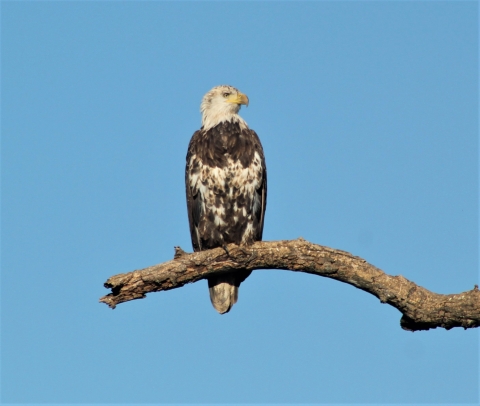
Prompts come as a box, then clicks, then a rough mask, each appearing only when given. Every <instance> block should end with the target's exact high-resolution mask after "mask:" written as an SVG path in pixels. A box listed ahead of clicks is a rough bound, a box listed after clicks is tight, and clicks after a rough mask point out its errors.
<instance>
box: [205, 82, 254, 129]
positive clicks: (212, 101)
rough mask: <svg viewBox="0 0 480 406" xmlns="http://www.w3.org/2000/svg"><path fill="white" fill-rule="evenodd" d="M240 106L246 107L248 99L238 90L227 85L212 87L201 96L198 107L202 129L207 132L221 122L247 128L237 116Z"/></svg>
mask: <svg viewBox="0 0 480 406" xmlns="http://www.w3.org/2000/svg"><path fill="white" fill-rule="evenodd" d="M242 104H245V105H246V106H248V97H247V95H245V94H243V93H242V92H240V90H238V89H236V88H234V87H233V86H228V85H221V86H216V87H214V88H213V89H212V90H210V91H209V92H207V94H205V96H203V99H202V104H201V105H200V111H201V113H202V126H203V129H204V130H208V129H210V128H212V127H215V126H216V125H217V124H219V123H221V122H223V121H234V122H238V123H239V124H240V126H241V127H244V128H245V127H247V123H246V122H245V121H244V120H243V119H242V118H241V117H240V116H239V115H238V112H239V111H240V107H241V105H242Z"/></svg>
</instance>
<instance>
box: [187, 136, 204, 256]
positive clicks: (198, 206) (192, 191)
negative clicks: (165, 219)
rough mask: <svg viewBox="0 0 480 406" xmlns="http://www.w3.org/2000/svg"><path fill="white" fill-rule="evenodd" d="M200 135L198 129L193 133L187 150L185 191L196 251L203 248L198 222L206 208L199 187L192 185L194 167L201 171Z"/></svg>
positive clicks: (191, 233)
mask: <svg viewBox="0 0 480 406" xmlns="http://www.w3.org/2000/svg"><path fill="white" fill-rule="evenodd" d="M199 135H200V131H196V132H195V133H194V134H193V136H192V139H191V140H190V144H189V145H188V152H187V165H186V168H185V189H186V190H185V191H186V194H187V211H188V223H189V225H190V235H191V237H192V245H193V250H194V251H195V252H196V251H200V250H201V249H202V246H201V239H200V235H199V233H198V224H199V222H200V217H201V216H202V212H203V210H204V208H203V206H202V205H203V203H202V199H201V198H200V195H199V193H198V187H191V186H190V185H191V174H192V169H193V171H195V169H198V171H200V168H199V167H198V168H195V166H199V161H198V159H197V155H196V153H195V149H196V147H197V144H198V138H199ZM192 158H193V159H192Z"/></svg>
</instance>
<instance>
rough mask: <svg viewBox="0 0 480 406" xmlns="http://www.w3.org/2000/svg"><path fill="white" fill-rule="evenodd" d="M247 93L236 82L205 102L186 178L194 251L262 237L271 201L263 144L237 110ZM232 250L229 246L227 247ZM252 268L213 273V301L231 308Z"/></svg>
mask: <svg viewBox="0 0 480 406" xmlns="http://www.w3.org/2000/svg"><path fill="white" fill-rule="evenodd" d="M242 104H244V105H248V97H247V96H246V95H245V94H243V93H241V92H240V91H239V90H238V89H236V88H234V87H232V86H227V85H223V86H217V87H214V88H213V89H212V90H210V91H209V92H208V93H207V94H206V95H205V96H204V97H203V100H202V103H201V106H200V111H201V113H202V127H201V128H200V130H198V131H196V132H195V133H194V134H193V136H192V139H191V140H190V144H189V146H188V153H187V165H186V170H185V184H186V194H187V208H188V220H189V223H190V235H191V238H192V245H193V249H194V251H202V250H207V249H211V248H216V247H224V248H225V249H227V248H226V245H227V244H230V243H234V244H238V245H247V244H252V243H253V242H255V241H260V240H261V239H262V232H263V221H264V216H265V206H266V203H267V169H266V167H265V157H264V154H263V148H262V144H261V143H260V139H259V138H258V136H257V134H256V133H255V131H253V130H251V129H250V128H248V125H247V123H246V122H245V120H243V119H242V118H241V117H240V116H239V115H238V112H239V111H240V107H241V105H242ZM227 253H228V251H227ZM250 273H251V271H247V270H241V271H235V272H231V273H225V274H220V275H215V276H211V277H209V278H208V289H209V292H210V300H211V302H212V304H213V307H215V309H216V310H217V311H218V312H219V313H220V314H223V313H227V312H228V311H229V310H230V309H231V308H232V306H233V305H234V303H236V301H237V299H238V288H239V286H240V284H241V283H242V282H243V281H244V280H245V279H246V278H247V277H248V276H249V275H250Z"/></svg>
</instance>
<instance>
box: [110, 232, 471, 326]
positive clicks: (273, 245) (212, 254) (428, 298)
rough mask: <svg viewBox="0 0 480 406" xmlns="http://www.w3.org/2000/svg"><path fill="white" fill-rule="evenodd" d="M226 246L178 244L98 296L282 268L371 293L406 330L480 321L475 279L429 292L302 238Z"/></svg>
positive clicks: (126, 296)
mask: <svg viewBox="0 0 480 406" xmlns="http://www.w3.org/2000/svg"><path fill="white" fill-rule="evenodd" d="M227 249H228V253H227V251H226V250H224V249H223V248H215V249H212V250H208V251H202V252H196V253H193V254H187V253H185V252H184V251H183V250H182V249H181V248H179V247H176V248H175V258H174V259H173V260H172V261H168V262H164V263H163V264H159V265H154V266H151V267H149V268H145V269H141V270H138V271H133V272H129V273H125V274H119V275H115V276H112V277H111V278H110V279H108V281H107V282H106V283H105V285H104V286H105V287H106V288H110V289H112V293H110V294H108V295H106V296H104V297H102V298H101V299H100V301H101V302H103V303H106V304H107V305H108V306H110V307H111V308H115V306H116V305H117V304H119V303H123V302H127V301H129V300H133V299H142V298H144V297H145V295H146V293H149V292H158V291H161V290H169V289H175V288H180V287H182V286H183V285H185V284H186V283H193V282H197V281H198V280H200V279H205V278H206V277H207V276H208V275H211V274H213V273H220V272H228V271H234V270H236V269H248V270H255V269H285V270H292V271H298V272H306V273H310V274H314V275H319V276H325V277H327V278H332V279H336V280H338V281H341V282H345V283H348V284H350V285H353V286H355V287H357V288H359V289H362V290H364V291H365V292H368V293H371V294H372V295H374V296H376V297H377V298H379V299H380V301H381V302H382V303H388V304H389V305H391V306H393V307H395V308H397V309H398V310H399V311H400V312H401V313H402V314H403V316H402V318H401V320H400V325H401V327H402V328H403V329H405V330H410V331H416V330H428V329H431V328H436V327H443V328H445V329H447V330H449V329H451V328H453V327H463V328H465V329H467V328H472V327H478V326H480V291H479V290H478V286H477V285H475V287H474V289H472V290H470V291H467V292H463V293H458V294H452V295H441V294H438V293H433V292H430V291H429V290H427V289H425V288H422V287H421V286H418V285H416V284H415V283H413V282H410V281H409V280H408V279H405V278H404V277H403V276H401V275H398V276H390V275H387V274H385V273H384V272H383V271H381V270H380V269H378V268H376V267H374V266H373V265H370V264H369V263H368V262H366V261H365V260H364V259H362V258H359V257H356V256H353V255H352V254H349V253H348V252H345V251H341V250H336V249H332V248H328V247H323V246H321V245H317V244H312V243H310V242H308V241H305V240H304V239H302V238H299V239H298V240H292V241H263V242H256V243H255V244H253V245H251V246H246V247H244V246H242V247H240V246H237V245H233V244H232V245H228V247H227Z"/></svg>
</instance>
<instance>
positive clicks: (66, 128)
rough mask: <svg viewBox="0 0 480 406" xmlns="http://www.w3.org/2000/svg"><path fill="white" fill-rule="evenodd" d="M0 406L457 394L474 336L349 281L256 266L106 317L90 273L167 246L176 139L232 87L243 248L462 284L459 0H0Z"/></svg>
mask: <svg viewBox="0 0 480 406" xmlns="http://www.w3.org/2000/svg"><path fill="white" fill-rule="evenodd" d="M1 36H2V37H1V41H2V42H1V57H2V64H1V79H2V83H1V86H2V87H1V91H2V99H1V102H2V111H1V112H2V117H1V118H2V128H1V130H2V275H1V277H2V279H1V287H2V291H1V293H2V296H1V300H2V302H1V305H2V308H1V310H2V334H1V340H2V357H1V358H2V387H1V389H2V398H1V400H2V402H3V403H5V404H7V403H25V404H32V403H41V402H43V403H54V402H57V403H74V402H76V403H90V404H100V403H125V404H132V403H182V402H183V403H218V402H222V403H300V402H301V403H318V404H321V403H365V404H368V403H387V402H388V403H398V404H401V403H434V404H438V403H446V404H460V403H477V402H478V401H479V387H478V382H479V366H478V361H479V357H478V356H479V334H478V331H477V330H467V331H464V330H461V329H454V330H451V331H445V330H434V331H428V332H416V333H409V332H406V331H403V330H401V329H400V327H399V320H400V316H401V315H400V313H399V312H398V311H397V310H395V309H393V308H391V307H389V306H387V305H383V304H380V303H379V301H378V299H376V298H374V297H373V296H370V295H368V294H366V293H364V292H362V291H359V290H357V289H355V288H353V287H351V286H348V285H345V284H342V283H339V282H336V281H332V280H328V279H325V278H320V277H315V276H312V275H307V274H296V273H293V272H286V271H256V272H254V273H253V274H252V276H251V277H250V278H249V279H248V280H247V281H246V282H245V283H244V284H243V285H242V287H241V289H240V299H239V302H238V304H237V305H236V306H235V307H234V308H233V310H232V311H231V312H230V313H228V314H227V315H224V316H220V315H218V314H217V313H216V312H215V311H214V310H213V308H212V307H211V305H210V302H209V299H208V292H207V284H206V282H205V281H200V282H198V283H196V284H193V285H189V286H185V287H183V288H181V289H177V290H173V291H168V292H162V293H156V294H150V295H148V297H147V298H146V299H144V300H139V301H134V302H130V303H126V304H122V305H120V306H118V307H117V309H115V310H114V311H112V310H110V309H109V308H107V306H105V305H103V304H99V303H98V298H99V297H100V296H102V295H104V294H105V293H107V291H106V290H105V289H104V288H103V283H104V281H105V280H106V279H107V278H108V277H109V276H111V275H114V274H117V273H122V272H128V271H131V270H134V269H140V268H143V267H146V266H149V265H153V264H156V263H160V262H163V261H167V260H170V259H171V258H172V256H173V246H175V245H180V246H181V247H183V248H184V249H185V250H191V244H190V238H189V231H188V222H187V213H186V205H185V196H184V165H185V155H186V149H187V145H188V141H189V139H190V137H191V135H192V134H193V132H194V131H195V130H197V129H198V128H199V125H200V114H199V105H200V100H201V98H202V96H203V94H204V93H205V92H207V91H208V90H209V89H210V88H211V87H213V86H215V85H218V84H223V83H228V84H231V85H234V86H236V87H238V88H239V89H240V90H241V91H242V92H244V93H246V94H247V95H248V96H249V98H250V106H249V107H248V109H245V108H244V109H242V111H241V114H242V116H243V117H244V118H245V120H246V121H247V122H248V123H249V125H250V126H251V127H252V128H253V129H255V130H256V131H257V133H258V134H259V136H260V138H261V140H262V143H263V146H264V150H265V154H266V159H267V167H268V176H269V191H268V193H269V196H268V205H267V213H266V223H265V231H264V239H266V240H279V239H293V238H297V237H299V236H302V237H304V238H305V239H307V240H309V241H312V242H315V243H318V244H322V245H327V246H330V247H334V248H339V249H343V250H346V251H349V252H352V253H353V254H355V255H358V256H361V257H363V258H365V259H366V260H367V261H369V262H370V263H372V264H374V265H376V266H378V267H379V268H381V269H383V270H384V271H385V272H387V273H389V274H392V275H398V274H401V275H403V276H405V277H407V278H409V279H411V280H412V281H414V282H416V283H418V284H420V285H422V286H424V287H426V288H428V289H430V290H432V291H435V292H438V293H458V292H461V291H465V290H469V289H471V288H473V285H474V284H475V283H478V279H479V278H478V269H479V267H478V265H479V263H478V224H479V221H478V196H479V195H478V184H479V183H478V152H479V148H478V123H479V121H478V84H479V83H478V3H477V2H474V1H462V2H414V1H412V2H386V1H384V2H178V3H172V2H5V1H4V2H2V4H1Z"/></svg>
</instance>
